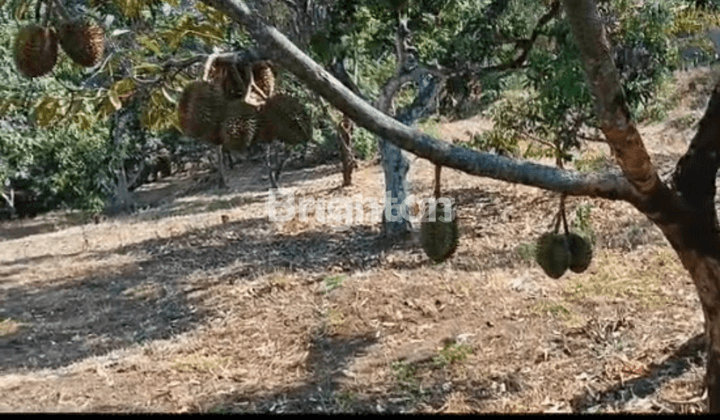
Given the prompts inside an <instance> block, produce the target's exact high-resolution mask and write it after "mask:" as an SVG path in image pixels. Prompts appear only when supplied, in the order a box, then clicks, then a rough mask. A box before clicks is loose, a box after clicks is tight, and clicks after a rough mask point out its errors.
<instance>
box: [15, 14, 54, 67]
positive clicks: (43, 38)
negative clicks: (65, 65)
mask: <svg viewBox="0 0 720 420" xmlns="http://www.w3.org/2000/svg"><path fill="white" fill-rule="evenodd" d="M57 50H58V39H57V34H56V33H55V30H54V29H53V28H51V27H42V26H39V25H35V24H31V25H27V26H23V27H22V28H20V31H18V34H17V37H16V38H15V46H14V49H13V52H14V55H15V66H16V67H17V69H18V71H20V73H21V74H22V75H23V76H25V77H38V76H43V75H45V74H47V73H50V71H52V69H53V67H55V63H56V62H57Z"/></svg>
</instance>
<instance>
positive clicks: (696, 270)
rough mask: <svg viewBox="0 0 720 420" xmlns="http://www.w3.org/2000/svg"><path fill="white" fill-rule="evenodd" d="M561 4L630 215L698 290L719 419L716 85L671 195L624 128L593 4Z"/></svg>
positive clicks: (623, 109) (636, 137)
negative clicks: (648, 225) (650, 227)
mask: <svg viewBox="0 0 720 420" xmlns="http://www.w3.org/2000/svg"><path fill="white" fill-rule="evenodd" d="M564 4H565V10H566V11H567V14H568V18H569V20H570V23H571V25H572V28H573V35H574V36H575V39H576V42H577V43H578V46H579V48H580V53H581V55H582V58H583V61H584V63H585V70H586V74H587V77H588V80H589V82H590V86H591V89H592V91H593V93H594V95H595V98H596V101H595V103H596V111H597V114H598V117H599V121H600V123H601V129H602V131H603V133H604V134H605V137H606V139H607V142H608V144H609V145H610V147H611V149H612V150H613V153H614V155H615V158H616V160H617V162H618V164H619V165H620V167H621V168H622V171H623V173H624V174H625V177H626V178H627V179H628V180H629V181H630V182H631V183H632V184H633V187H635V189H636V190H637V191H638V192H639V193H640V195H641V196H642V200H641V201H640V202H637V203H635V204H636V207H638V209H640V211H642V212H643V213H644V214H645V215H646V216H648V218H650V219H651V220H652V221H653V222H654V223H655V224H656V225H657V226H658V227H659V228H660V230H661V231H662V232H663V234H664V235H665V237H666V238H667V239H668V240H669V241H670V244H671V245H672V247H673V249H675V251H676V252H677V254H678V256H679V257H680V261H681V262H682V264H683V266H684V267H685V268H686V269H687V270H688V271H689V272H690V276H691V277H692V279H693V281H694V283H695V287H696V288H697V291H698V294H699V296H700V302H701V304H702V307H703V313H704V314H705V332H706V335H707V342H708V362H707V373H706V383H707V386H708V397H709V401H708V408H709V411H710V412H719V411H720V383H719V381H720V235H719V233H718V223H717V214H716V211H715V203H714V198H715V191H716V189H715V176H716V174H717V170H718V167H719V166H720V165H719V163H720V159H719V158H718V149H719V148H720V83H718V84H717V85H716V87H715V90H714V91H713V94H712V97H711V99H710V103H709V104H708V108H707V110H706V112H705V115H704V116H703V118H702V120H701V122H700V129H699V130H698V133H697V135H696V136H695V138H694V139H693V141H692V143H691V145H690V148H689V149H688V151H687V152H686V154H685V155H684V156H683V157H682V158H681V159H680V161H679V162H678V165H677V167H676V171H675V174H674V176H673V188H672V189H671V188H670V187H668V186H667V185H665V184H663V183H662V182H661V181H660V177H659V176H658V174H657V171H656V170H655V168H654V166H653V164H652V162H651V160H650V156H649V155H648V153H647V151H646V150H645V146H644V144H643V142H642V139H641V138H640V134H639V133H638V131H637V129H636V127H635V125H634V124H633V122H632V121H631V120H630V117H629V115H630V113H629V112H628V108H627V103H626V101H625V98H624V96H623V92H622V89H621V86H620V82H619V77H618V72H617V69H616V67H615V65H614V64H613V61H612V57H611V55H610V47H609V43H608V41H607V37H606V34H605V31H604V28H603V26H602V24H601V22H600V18H599V15H598V13H597V7H596V5H595V2H594V1H593V0H585V1H576V0H564Z"/></svg>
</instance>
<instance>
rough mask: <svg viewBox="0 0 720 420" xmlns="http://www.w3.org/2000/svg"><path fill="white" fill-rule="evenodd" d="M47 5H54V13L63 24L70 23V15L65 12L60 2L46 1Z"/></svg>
mask: <svg viewBox="0 0 720 420" xmlns="http://www.w3.org/2000/svg"><path fill="white" fill-rule="evenodd" d="M48 3H54V4H55V6H56V7H55V13H57V14H59V15H60V17H61V18H62V20H64V21H65V22H71V21H72V19H71V18H70V14H69V13H68V12H67V10H65V6H63V5H62V3H60V0H48Z"/></svg>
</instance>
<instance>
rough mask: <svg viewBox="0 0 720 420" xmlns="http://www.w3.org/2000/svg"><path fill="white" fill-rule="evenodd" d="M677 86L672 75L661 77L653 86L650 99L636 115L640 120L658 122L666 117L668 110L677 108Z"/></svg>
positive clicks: (678, 99)
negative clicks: (652, 93)
mask: <svg viewBox="0 0 720 420" xmlns="http://www.w3.org/2000/svg"><path fill="white" fill-rule="evenodd" d="M676 92H677V87H676V85H675V79H674V78H673V76H672V75H668V76H665V77H663V78H662V80H661V81H660V83H659V84H658V85H657V87H656V88H655V93H654V95H653V98H652V100H650V101H649V103H648V104H647V105H646V106H645V107H643V108H642V109H641V111H640V114H639V115H638V119H639V120H640V121H642V122H648V123H659V122H662V121H663V120H664V119H665V118H667V115H668V113H669V112H670V110H672V109H675V108H677V106H678V103H679V102H680V96H679V95H677V94H676Z"/></svg>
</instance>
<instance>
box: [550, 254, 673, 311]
mask: <svg viewBox="0 0 720 420" xmlns="http://www.w3.org/2000/svg"><path fill="white" fill-rule="evenodd" d="M657 258H660V259H664V258H665V257H663V256H656V257H655V258H653V259H651V261H650V262H649V263H648V264H642V266H637V264H632V263H627V262H626V261H625V260H624V259H623V256H622V255H616V254H612V253H602V254H600V255H596V257H595V260H596V261H595V262H594V265H595V267H596V268H595V271H594V272H593V273H592V274H590V275H589V276H573V277H571V278H569V280H568V282H567V284H566V287H565V290H564V291H563V294H564V295H565V296H566V297H567V299H568V300H569V301H573V302H582V301H587V300H592V299H596V298H598V297H603V298H617V299H631V300H635V301H637V302H639V303H640V304H642V305H643V306H645V307H655V306H658V305H663V304H664V303H665V302H666V301H667V298H666V297H665V296H663V295H662V294H661V293H660V289H661V287H660V284H661V282H662V281H663V279H664V278H667V277H671V276H673V275H675V273H674V272H673V271H674V270H668V269H667V265H664V263H662V262H658V260H657ZM658 267H664V268H663V269H662V270H658ZM677 274H679V273H677Z"/></svg>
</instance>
